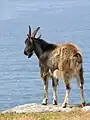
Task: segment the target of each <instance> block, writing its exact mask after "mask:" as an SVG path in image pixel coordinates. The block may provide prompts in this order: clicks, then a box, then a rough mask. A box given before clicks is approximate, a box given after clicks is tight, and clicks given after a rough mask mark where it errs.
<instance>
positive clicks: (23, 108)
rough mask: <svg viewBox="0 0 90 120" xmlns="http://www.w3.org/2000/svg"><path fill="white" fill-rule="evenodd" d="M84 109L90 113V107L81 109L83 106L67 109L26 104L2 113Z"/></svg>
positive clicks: (73, 106) (59, 106)
mask: <svg viewBox="0 0 90 120" xmlns="http://www.w3.org/2000/svg"><path fill="white" fill-rule="evenodd" d="M79 109H82V110H83V111H89V112H90V106H85V107H84V108H81V105H69V106H68V107H67V108H61V105H52V104H49V105H46V106H45V105H41V104H36V103H33V104H25V105H21V106H16V107H14V108H11V109H8V110H5V111H3V112H2V113H38V112H39V113H40V112H41V113H45V112H70V111H75V110H79Z"/></svg>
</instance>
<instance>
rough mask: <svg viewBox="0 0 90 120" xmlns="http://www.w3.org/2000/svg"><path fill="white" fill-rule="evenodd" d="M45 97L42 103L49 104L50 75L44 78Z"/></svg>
mask: <svg viewBox="0 0 90 120" xmlns="http://www.w3.org/2000/svg"><path fill="white" fill-rule="evenodd" d="M43 82H44V99H43V102H42V105H47V103H48V77H47V76H45V78H44V80H43Z"/></svg>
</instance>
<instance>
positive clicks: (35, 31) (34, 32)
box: [31, 27, 40, 37]
mask: <svg viewBox="0 0 90 120" xmlns="http://www.w3.org/2000/svg"><path fill="white" fill-rule="evenodd" d="M39 29H40V27H38V28H37V29H36V30H34V31H33V32H32V34H31V37H35V36H36V34H37V32H38V30H39Z"/></svg>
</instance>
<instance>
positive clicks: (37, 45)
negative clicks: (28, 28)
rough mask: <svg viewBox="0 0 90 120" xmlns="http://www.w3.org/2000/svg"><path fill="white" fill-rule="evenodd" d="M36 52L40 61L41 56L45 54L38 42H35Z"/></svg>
mask: <svg viewBox="0 0 90 120" xmlns="http://www.w3.org/2000/svg"><path fill="white" fill-rule="evenodd" d="M34 52H35V54H36V56H37V57H38V59H39V58H40V56H41V55H42V53H43V50H42V48H41V45H40V44H39V43H38V42H37V40H34Z"/></svg>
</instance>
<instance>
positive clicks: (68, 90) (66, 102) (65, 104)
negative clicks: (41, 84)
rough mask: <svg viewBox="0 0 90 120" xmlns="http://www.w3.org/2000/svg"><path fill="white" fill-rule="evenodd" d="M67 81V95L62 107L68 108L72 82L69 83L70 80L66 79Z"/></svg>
mask: <svg viewBox="0 0 90 120" xmlns="http://www.w3.org/2000/svg"><path fill="white" fill-rule="evenodd" d="M64 82H65V86H66V95H65V99H64V102H63V104H62V106H61V107H62V108H66V107H67V104H68V99H69V93H70V89H71V88H70V83H69V80H64Z"/></svg>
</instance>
